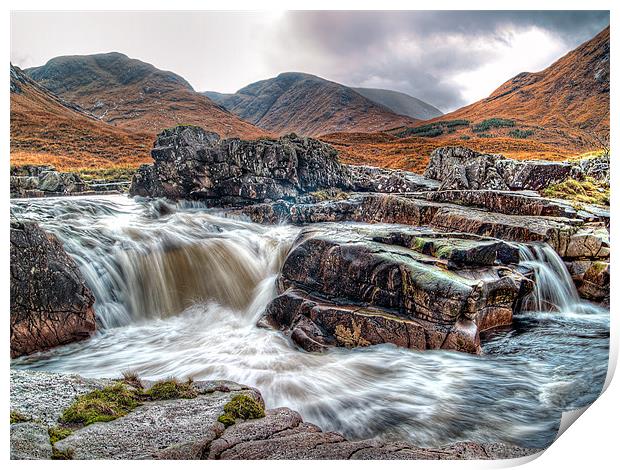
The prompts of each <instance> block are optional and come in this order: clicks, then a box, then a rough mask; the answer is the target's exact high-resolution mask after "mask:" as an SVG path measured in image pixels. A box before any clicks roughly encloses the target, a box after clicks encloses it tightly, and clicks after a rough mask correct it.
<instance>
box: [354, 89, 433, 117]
mask: <svg viewBox="0 0 620 470" xmlns="http://www.w3.org/2000/svg"><path fill="white" fill-rule="evenodd" d="M353 90H355V91H357V92H358V93H359V94H360V95H362V96H364V97H366V98H368V99H369V100H371V101H374V102H375V103H379V104H381V105H383V106H385V107H386V108H389V109H390V110H392V111H394V112H395V113H396V114H402V115H403V116H409V117H412V118H415V119H422V120H425V119H433V118H435V117H439V116H441V115H443V113H442V112H441V111H440V110H439V109H437V108H436V107H435V106H433V105H431V104H428V103H426V102H424V101H422V100H420V99H418V98H414V97H413V96H410V95H408V94H406V93H401V92H399V91H394V90H383V89H381V88H353Z"/></svg>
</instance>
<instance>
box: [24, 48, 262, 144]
mask: <svg viewBox="0 0 620 470" xmlns="http://www.w3.org/2000/svg"><path fill="white" fill-rule="evenodd" d="M25 72H26V73H27V74H28V76H30V77H31V78H32V79H33V80H35V81H37V82H38V83H40V84H41V85H43V86H44V87H46V88H47V89H49V90H50V91H52V92H53V93H56V94H57V95H59V96H61V97H62V98H64V99H66V100H68V101H71V102H74V103H77V104H78V105H80V106H81V107H82V108H84V109H86V110H88V111H90V112H91V113H93V114H95V115H96V116H98V117H99V118H100V119H102V120H104V121H106V122H108V123H111V124H114V125H116V126H119V127H123V128H126V129H130V130H133V131H138V132H144V131H146V132H149V133H150V134H151V135H154V134H156V133H158V132H160V131H161V130H162V129H165V128H167V127H171V126H174V125H176V124H194V125H197V126H201V127H204V128H205V129H208V130H212V131H215V132H217V133H219V134H221V135H222V136H224V137H233V136H238V137H247V138H252V137H258V136H260V135H265V134H266V133H265V132H264V131H263V130H261V129H258V128H257V127H255V126H253V125H252V124H250V123H247V122H244V121H242V120H241V119H239V118H238V117H237V116H235V115H233V114H232V113H230V112H228V111H226V110H225V109H223V108H222V107H221V106H218V105H217V104H215V103H214V102H213V101H211V100H210V99H209V98H207V97H206V96H203V95H201V94H200V93H196V92H195V91H194V90H193V88H192V87H191V85H190V84H189V83H188V82H187V81H186V80H185V79H183V78H182V77H180V76H178V75H176V74H174V73H172V72H165V71H162V70H159V69H157V68H155V67H154V66H152V65H150V64H147V63H145V62H141V61H139V60H136V59H130V58H129V57H127V56H126V55H124V54H120V53H118V52H111V53H107V54H94V55H85V56H63V57H56V58H54V59H51V60H50V61H48V62H47V63H46V64H45V65H43V66H41V67H34V68H30V69H26V70H25Z"/></svg>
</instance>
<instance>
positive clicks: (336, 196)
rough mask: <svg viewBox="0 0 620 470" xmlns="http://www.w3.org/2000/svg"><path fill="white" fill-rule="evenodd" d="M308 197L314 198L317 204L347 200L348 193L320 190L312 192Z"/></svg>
mask: <svg viewBox="0 0 620 470" xmlns="http://www.w3.org/2000/svg"><path fill="white" fill-rule="evenodd" d="M310 196H312V197H314V199H315V200H316V201H317V202H321V201H329V200H344V199H348V198H349V194H348V193H346V192H344V191H340V190H333V189H332V190H330V189H322V190H320V191H314V192H312V193H310Z"/></svg>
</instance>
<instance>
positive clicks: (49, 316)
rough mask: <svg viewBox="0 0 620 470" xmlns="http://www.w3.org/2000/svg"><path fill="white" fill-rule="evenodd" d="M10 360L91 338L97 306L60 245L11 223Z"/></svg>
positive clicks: (33, 228) (34, 228) (32, 226)
mask: <svg viewBox="0 0 620 470" xmlns="http://www.w3.org/2000/svg"><path fill="white" fill-rule="evenodd" d="M10 240H11V250H10V251H11V357H17V356H21V355H23V354H30V353H33V352H35V351H40V350H43V349H47V348H51V347H54V346H59V345H61V344H67V343H71V342H73V341H78V340H81V339H85V338H88V337H89V336H90V334H91V333H92V332H93V331H95V313H94V310H93V303H94V301H95V299H94V296H93V294H92V292H91V290H90V289H89V288H88V287H87V286H86V283H85V281H84V278H83V276H82V274H81V273H80V271H79V269H78V267H77V265H76V263H75V261H73V259H72V258H71V257H70V256H69V255H67V253H66V252H65V250H64V249H63V247H62V244H61V243H60V241H59V240H58V239H57V238H56V237H55V236H54V235H51V234H47V233H45V232H44V231H43V230H42V229H41V228H40V227H39V226H38V225H37V224H36V223H35V222H26V221H24V222H21V221H17V220H13V219H12V220H11V237H10Z"/></svg>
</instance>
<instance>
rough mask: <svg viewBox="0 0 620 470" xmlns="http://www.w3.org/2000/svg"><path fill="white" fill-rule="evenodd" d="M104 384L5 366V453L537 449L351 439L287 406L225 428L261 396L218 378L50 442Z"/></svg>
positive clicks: (500, 455)
mask: <svg viewBox="0 0 620 470" xmlns="http://www.w3.org/2000/svg"><path fill="white" fill-rule="evenodd" d="M112 383H114V381H112V380H107V379H84V378H82V377H79V376H76V375H63V374H55V373H49V372H31V371H18V370H12V371H11V411H19V412H20V413H21V414H22V415H24V417H25V419H27V420H28V422H23V423H18V424H12V425H11V458H13V459H49V458H52V455H53V454H54V455H59V456H62V457H63V458H71V459H183V460H188V459H217V460H222V459H252V460H255V459H283V458H287V459H332V460H335V459H505V458H515V457H522V456H526V455H531V454H533V453H536V452H538V451H539V449H524V448H519V447H514V446H507V445H504V444H477V443H473V442H459V443H455V444H452V445H450V446H446V447H443V448H440V449H425V448H419V447H416V446H414V445H412V444H410V443H407V442H386V441H380V440H376V439H368V440H362V441H354V440H349V439H347V438H345V437H344V436H342V435H341V434H339V433H336V432H325V431H322V430H321V429H320V428H319V427H318V426H316V425H314V424H311V423H306V422H304V421H303V419H302V417H301V416H300V415H299V413H297V412H295V411H293V410H290V409H288V408H276V409H271V410H266V413H265V417H263V418H258V419H247V420H243V419H237V420H236V422H235V424H233V425H231V426H229V427H226V428H225V427H224V425H223V424H222V423H220V422H219V421H218V417H219V416H220V415H221V414H222V413H223V411H224V405H225V404H226V403H228V402H229V401H230V400H231V399H232V398H233V397H235V396H237V395H246V396H250V397H253V398H254V399H255V400H257V401H258V403H260V404H261V405H262V406H264V402H263V399H262V397H261V395H260V393H259V391H257V390H256V389H253V388H251V387H247V386H244V385H240V384H236V383H234V382H229V381H218V380H213V381H198V382H194V383H193V386H194V388H195V389H196V391H197V394H196V396H195V397H194V398H182V399H168V400H157V401H150V402H146V403H144V404H142V405H141V406H138V407H137V408H135V409H134V410H133V411H131V412H129V413H128V414H126V415H125V416H123V417H121V418H118V419H115V420H113V421H109V422H98V423H94V424H91V425H88V426H85V427H77V428H74V429H73V432H72V433H71V434H70V435H69V436H68V437H64V438H63V439H60V440H58V441H57V442H55V443H54V444H53V446H52V445H51V444H50V441H49V438H48V435H47V434H48V428H51V427H54V426H62V425H63V423H61V422H59V421H58V419H59V418H60V416H61V415H62V412H63V410H64V409H65V408H66V407H68V406H69V405H70V404H71V403H72V402H73V401H74V400H75V399H76V398H77V397H79V396H81V395H83V394H85V393H88V392H90V391H92V390H95V389H103V388H104V387H107V386H109V385H110V384H112ZM146 386H147V387H149V386H150V384H147V385H146ZM54 396H58V397H59V400H54V399H53V397H54ZM38 398H39V399H38Z"/></svg>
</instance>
